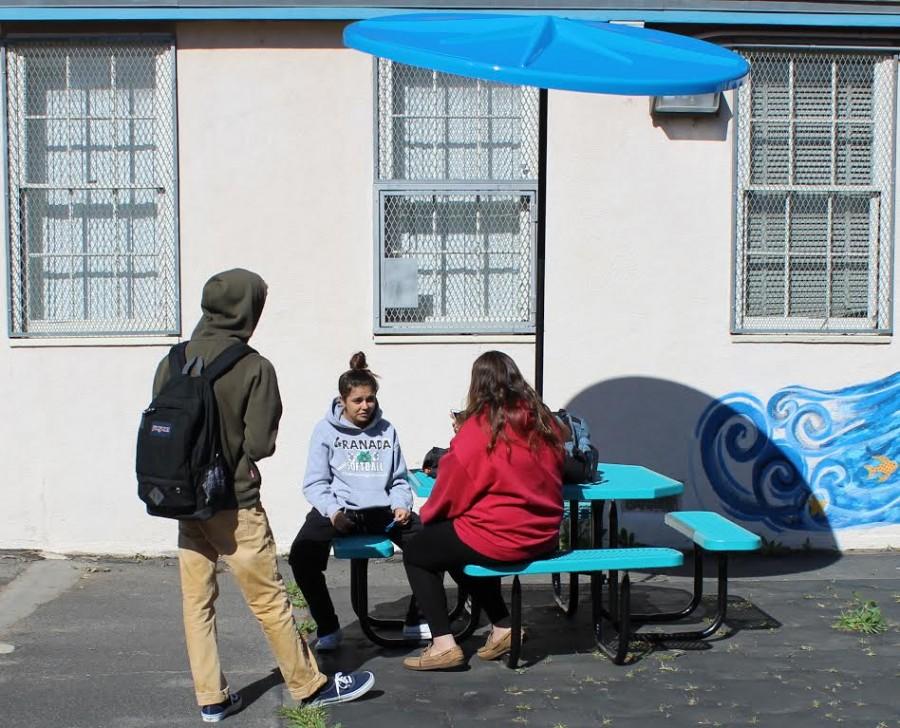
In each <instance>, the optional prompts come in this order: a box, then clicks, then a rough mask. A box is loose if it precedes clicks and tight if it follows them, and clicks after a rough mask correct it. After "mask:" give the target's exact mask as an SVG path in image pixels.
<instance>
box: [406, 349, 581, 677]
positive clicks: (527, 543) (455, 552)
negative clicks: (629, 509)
mask: <svg viewBox="0 0 900 728" xmlns="http://www.w3.org/2000/svg"><path fill="white" fill-rule="evenodd" d="M460 420H461V421H462V426H461V427H460V428H459V431H458V432H457V434H456V437H454V438H453V440H452V441H451V442H450V450H449V452H447V453H446V454H445V455H444V456H443V457H442V458H441V464H440V468H439V470H438V477H437V481H436V482H435V485H434V490H433V491H432V494H431V496H430V497H429V498H428V501H427V503H426V504H425V506H424V507H423V508H422V511H421V514H420V515H421V519H422V523H424V524H425V527H424V529H423V530H422V532H421V533H419V534H418V535H416V536H414V537H413V538H412V539H411V540H410V543H409V547H408V548H405V549H404V550H403V563H404V565H405V566H406V573H407V576H408V578H409V583H410V585H411V586H412V590H413V594H414V595H415V596H416V599H417V600H418V603H419V607H420V608H421V610H422V612H423V613H424V615H425V618H426V619H427V620H428V624H429V626H430V627H431V634H432V643H431V645H430V646H429V647H428V648H427V649H426V650H425V651H424V652H422V654H420V655H418V656H416V657H409V658H407V659H405V660H404V661H403V664H404V666H405V667H407V668H409V669H411V670H442V669H447V668H453V667H459V666H460V665H462V664H463V662H464V661H465V658H464V655H463V652H462V650H461V649H460V647H459V645H457V644H456V640H454V638H453V634H452V632H451V631H450V624H449V621H448V619H447V597H446V594H445V593H444V585H443V572H445V571H447V572H449V573H450V575H451V576H452V577H453V578H454V580H455V581H456V582H457V583H458V584H459V585H460V586H461V587H462V588H465V589H466V590H467V591H468V592H469V593H470V594H471V595H472V596H473V597H474V598H475V599H476V600H477V601H478V603H479V604H480V605H481V606H482V608H483V609H484V610H485V612H486V613H487V615H488V618H489V619H490V621H491V624H492V625H493V626H492V629H491V633H490V635H489V636H488V639H487V642H486V643H485V645H484V647H482V648H481V649H479V650H478V656H479V657H480V658H482V659H485V660H494V659H497V658H498V657H500V656H501V655H503V654H504V653H505V652H507V651H509V647H510V642H511V638H510V637H511V636H510V627H509V612H508V610H507V608H506V604H505V603H504V601H503V597H502V595H501V593H500V579H499V577H498V578H496V579H488V578H480V577H479V578H471V577H467V576H466V575H465V574H463V572H462V567H463V566H464V565H466V564H481V565H486V566H487V565H492V564H496V563H498V562H499V563H504V562H514V561H523V560H527V559H533V558H537V557H540V556H543V555H545V554H548V553H552V552H553V551H555V550H556V548H557V546H558V540H559V523H560V520H561V519H562V513H563V501H562V462H563V446H562V433H561V431H560V429H559V426H558V424H557V423H556V420H555V419H554V417H553V415H552V414H551V413H550V410H549V409H548V408H547V406H546V405H545V404H544V403H543V402H541V400H540V398H539V397H538V395H537V394H536V393H535V391H534V390H533V389H532V388H531V387H530V386H529V385H528V383H527V382H526V381H525V380H524V379H523V377H522V374H521V373H520V372H519V369H518V367H517V366H516V364H515V362H514V361H513V360H512V359H511V358H510V357H508V356H507V355H506V354H503V353H502V352H499V351H489V352H486V353H484V354H482V355H481V356H480V357H478V359H476V360H475V363H474V364H473V365H472V381H471V384H470V386H469V398H468V403H467V406H466V409H465V410H464V411H463V412H462V414H461V416H460Z"/></svg>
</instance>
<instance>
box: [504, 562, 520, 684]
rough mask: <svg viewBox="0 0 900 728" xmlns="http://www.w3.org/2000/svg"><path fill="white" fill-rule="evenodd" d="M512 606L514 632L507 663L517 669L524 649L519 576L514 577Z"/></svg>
mask: <svg viewBox="0 0 900 728" xmlns="http://www.w3.org/2000/svg"><path fill="white" fill-rule="evenodd" d="M511 607H512V609H511V610H510V611H511V614H510V620H509V621H510V626H511V628H512V634H510V644H509V657H508V658H507V661H506V664H507V665H508V666H509V667H510V668H512V669H515V668H516V666H518V664H519V654H520V653H521V651H522V585H521V584H520V583H519V577H518V576H514V577H513V583H512V604H511Z"/></svg>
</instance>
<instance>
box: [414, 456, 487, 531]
mask: <svg viewBox="0 0 900 728" xmlns="http://www.w3.org/2000/svg"><path fill="white" fill-rule="evenodd" d="M461 455H462V454H461V453H460V451H459V450H458V449H456V448H454V447H453V443H451V444H450V451H449V452H448V453H447V454H446V455H444V456H443V457H442V458H441V465H440V467H439V468H438V476H437V480H435V483H434V489H433V490H432V491H431V495H430V496H428V500H427V501H425V505H424V506H423V507H422V510H421V512H420V513H419V516H420V517H421V519H422V523H432V522H434V521H449V520H452V519H454V518H457V517H459V516H461V515H462V514H463V513H465V512H466V511H468V510H469V509H470V508H471V507H472V505H473V504H474V503H475V502H476V501H477V500H479V499H480V498H481V497H482V495H483V494H484V492H485V491H486V490H487V489H488V488H489V487H490V479H489V478H488V477H487V474H486V473H481V472H477V471H475V472H473V473H470V472H469V469H468V468H467V467H466V463H464V462H463V460H462V457H464V455H462V457H461ZM486 462H487V461H486V459H485V460H484V461H483V464H484V465H486ZM475 465H476V468H477V469H478V470H480V469H481V468H480V467H479V466H478V465H477V464H475Z"/></svg>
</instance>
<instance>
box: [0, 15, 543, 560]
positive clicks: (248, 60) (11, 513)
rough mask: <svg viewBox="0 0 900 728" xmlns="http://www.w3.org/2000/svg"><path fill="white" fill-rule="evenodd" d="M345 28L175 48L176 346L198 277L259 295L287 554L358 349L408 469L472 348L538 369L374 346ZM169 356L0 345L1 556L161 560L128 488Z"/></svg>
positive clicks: (233, 28)
mask: <svg viewBox="0 0 900 728" xmlns="http://www.w3.org/2000/svg"><path fill="white" fill-rule="evenodd" d="M342 28H343V25H342V24H340V23H320V24H314V23H296V24H295V23H285V24H255V25H253V24H212V23H198V24H184V25H182V26H179V28H178V35H177V45H178V50H177V72H178V118H179V124H178V134H179V167H180V217H181V220H180V223H181V282H182V304H183V305H182V318H183V332H184V335H185V336H189V335H190V332H191V330H192V328H193V326H194V324H195V323H196V321H197V319H198V317H199V312H200V309H199V302H200V291H201V288H202V285H203V283H204V281H205V280H206V279H207V278H208V277H209V276H210V275H211V274H213V273H215V272H217V271H219V270H223V269H226V268H231V267H235V266H242V267H246V268H250V269H252V270H255V271H258V272H259V273H260V274H261V275H262V276H263V278H265V280H266V281H267V282H268V284H269V299H268V303H267V307H266V311H265V313H264V315H263V318H262V321H261V323H260V326H259V328H258V330H257V335H256V336H255V337H254V338H253V341H252V343H253V346H254V347H256V348H258V349H259V350H260V351H261V352H262V353H264V354H265V355H266V356H268V357H269V358H270V359H271V361H272V362H273V363H274V365H275V367H276V369H277V371H278V374H279V382H280V386H281V392H282V398H283V400H284V417H283V419H282V427H281V431H280V433H279V438H278V452H277V453H276V454H275V456H274V457H272V458H271V459H270V460H268V461H264V462H263V463H262V464H261V470H262V474H263V479H264V486H263V502H264V505H265V506H266V508H267V510H268V511H269V515H270V517H271V520H272V523H273V530H274V532H275V535H276V539H277V541H278V543H279V545H280V546H281V547H282V548H286V547H288V546H289V545H290V542H291V540H292V539H293V536H294V534H295V532H296V529H297V528H298V527H299V524H300V523H301V522H302V518H303V517H304V516H305V514H306V512H307V510H308V506H307V503H306V501H305V499H304V498H303V497H302V495H301V494H300V491H299V480H300V477H301V475H302V472H303V468H304V466H305V459H306V449H307V441H308V438H309V434H310V432H311V430H312V427H313V425H314V424H315V422H316V421H317V420H318V419H319V418H321V417H322V416H323V415H324V413H325V410H326V407H327V406H328V404H329V402H330V400H331V397H333V396H334V394H335V389H336V385H337V377H338V375H339V374H340V373H341V372H342V371H343V370H344V369H346V368H347V364H348V361H349V358H350V355H351V354H352V353H353V352H354V351H357V350H359V349H363V350H364V351H366V353H367V354H368V356H369V361H370V365H371V366H372V368H373V369H374V371H375V372H377V373H378V374H380V375H381V387H382V389H381V394H380V399H381V403H382V407H383V409H384V411H385V415H386V416H387V417H388V418H389V419H390V420H391V421H392V422H393V423H394V424H395V425H396V427H397V429H398V431H399V433H400V436H401V438H402V443H403V447H404V450H405V452H406V455H407V458H408V460H409V462H410V464H417V463H419V462H420V461H421V458H422V456H423V455H424V454H425V452H427V450H428V449H429V448H430V447H431V446H432V445H446V443H447V441H448V440H449V438H450V435H451V430H450V427H449V414H448V413H449V410H450V409H451V408H454V409H455V408H458V407H459V406H460V405H461V404H462V402H463V399H464V396H465V389H466V386H467V384H468V372H469V368H470V367H471V363H472V360H473V359H474V358H475V357H476V356H477V355H478V353H480V352H481V351H484V350H487V349H489V348H502V349H504V350H506V351H508V352H509V353H510V354H511V355H513V356H514V357H515V358H516V359H517V360H518V361H519V362H520V364H521V365H522V366H523V370H524V371H525V372H526V374H527V376H529V377H531V375H532V372H533V358H534V353H533V343H531V342H530V341H529V342H528V343H525V344H522V343H512V344H511V343H509V342H508V341H507V342H503V341H502V340H501V341H499V342H498V341H497V340H496V339H495V340H484V341H480V342H479V343H477V344H471V343H454V344H453V345H451V346H442V345H440V344H422V345H416V346H409V345H403V344H381V343H379V344H375V343H373V337H372V256H373V253H372V250H373V248H372V245H373V242H372V204H373V203H372V200H373V197H372V154H373V151H372V144H373V136H372V60H371V58H370V57H369V56H366V55H363V54H361V53H357V52H355V51H348V50H345V49H343V48H342V47H341V45H340V32H341V30H342ZM2 298H3V301H4V306H5V305H6V301H7V296H6V282H5V281H4V288H3V296H2ZM4 320H5V310H4ZM165 352H166V348H165V347H163V346H145V347H133V346H131V347H129V346H109V347H91V346H74V347H72V346H70V347H65V348H59V347H52V348H51V347H28V348H10V347H9V346H8V342H7V344H4V345H3V346H2V347H0V371H2V372H3V375H4V376H3V377H2V382H0V396H2V399H3V402H4V411H5V412H6V413H7V414H6V416H5V417H3V418H2V424H0V441H2V442H3V443H4V445H3V451H4V453H5V456H6V457H5V458H4V459H5V460H7V465H8V470H7V475H6V476H5V477H4V478H2V480H0V482H2V485H0V489H2V493H3V497H4V499H5V500H6V501H7V502H8V503H9V504H10V506H12V507H9V508H5V509H3V512H2V514H0V548H42V549H50V550H55V551H82V552H109V553H121V554H132V553H135V552H145V553H155V552H159V551H165V550H171V549H172V548H174V533H175V525H174V522H169V521H165V520H161V519H154V518H150V517H148V516H146V514H145V513H144V512H143V506H142V504H141V503H140V502H139V501H138V499H137V496H136V486H135V481H134V475H133V472H134V462H133V460H134V436H135V433H136V428H137V424H138V421H139V417H140V412H141V410H142V409H143V408H144V407H145V406H146V405H147V402H148V400H149V395H150V385H151V381H152V375H153V371H154V368H155V366H156V362H157V361H158V360H159V359H160V358H161V357H162V356H163V355H164V354H165Z"/></svg>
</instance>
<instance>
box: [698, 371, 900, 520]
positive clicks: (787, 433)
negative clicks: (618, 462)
mask: <svg viewBox="0 0 900 728" xmlns="http://www.w3.org/2000/svg"><path fill="white" fill-rule="evenodd" d="M695 435H696V437H697V439H698V441H699V445H700V457H701V461H702V465H703V470H704V472H705V474H706V477H707V478H708V480H709V482H710V484H711V485H712V487H713V489H714V490H715V492H716V495H717V496H718V497H719V499H720V500H721V503H722V506H723V508H724V509H725V510H726V511H727V512H728V513H729V514H731V515H732V516H734V517H736V518H739V519H741V520H744V521H758V522H761V523H764V524H766V525H767V526H769V527H770V528H771V529H773V530H775V531H784V530H789V529H790V530H803V531H826V530H836V529H842V528H849V527H860V526H876V525H879V526H880V525H888V524H900V470H898V464H900V372H897V373H895V374H892V375H891V376H889V377H885V378H884V379H881V380H879V381H876V382H870V383H867V384H860V385H854V386H851V387H847V388H845V389H839V390H837V391H833V392H827V391H820V390H815V389H808V388H806V387H800V386H791V387H786V388H784V389H782V390H780V391H778V392H776V393H775V395H774V396H773V397H771V398H770V399H769V401H768V403H767V404H765V405H764V404H763V403H762V402H761V401H760V400H759V399H757V398H756V397H754V396H753V395H751V394H747V393H743V392H735V393H733V394H729V395H727V396H725V397H723V398H721V399H720V400H718V401H716V402H714V403H713V404H711V405H710V406H709V407H707V409H706V410H705V411H704V413H703V415H702V416H701V418H700V421H699V422H698V424H697V430H696V433H695Z"/></svg>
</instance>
